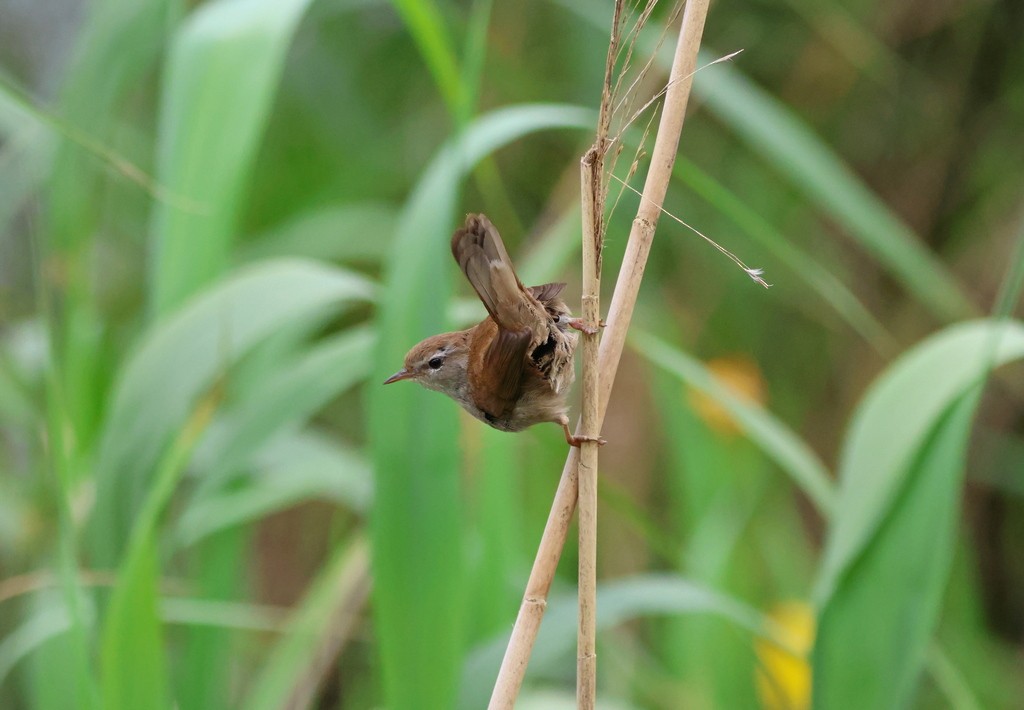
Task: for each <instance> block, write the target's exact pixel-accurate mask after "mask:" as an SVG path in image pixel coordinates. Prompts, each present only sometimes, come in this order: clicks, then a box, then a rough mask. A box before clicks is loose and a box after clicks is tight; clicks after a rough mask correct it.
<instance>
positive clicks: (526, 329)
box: [385, 214, 583, 445]
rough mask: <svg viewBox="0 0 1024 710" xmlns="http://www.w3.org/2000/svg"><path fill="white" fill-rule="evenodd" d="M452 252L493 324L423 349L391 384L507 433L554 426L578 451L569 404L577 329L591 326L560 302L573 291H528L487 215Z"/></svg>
mask: <svg viewBox="0 0 1024 710" xmlns="http://www.w3.org/2000/svg"><path fill="white" fill-rule="evenodd" d="M451 247H452V255H453V256H454V257H455V261H456V262H457V263H458V264H459V268H461V269H462V272H463V273H464V274H465V275H466V279H467V280H468V281H469V283H470V285H472V286H473V290H475V291H476V293H477V296H479V297H480V300H481V302H483V304H484V307H485V308H486V309H487V313H488V317H487V318H485V319H484V320H482V321H481V322H480V323H479V324H477V325H475V326H473V327H472V328H469V329H467V330H461V331H457V332H454V333H442V334H441V335H435V336H432V337H430V338H427V339H426V340H424V341H422V342H420V343H419V344H417V345H416V346H414V347H413V348H412V349H411V350H410V351H409V353H408V354H407V355H406V356H405V367H404V368H403V369H402V370H399V371H398V372H396V373H395V374H394V375H392V376H391V377H389V378H388V379H387V381H386V382H385V384H389V383H391V382H397V381H398V380H405V379H413V380H416V381H417V382H419V383H420V384H421V385H423V386H424V387H427V388H428V389H433V390H437V391H439V392H444V393H445V394H447V395H448V396H450V397H451V398H452V399H454V400H455V401H456V402H458V403H459V404H461V405H462V407H463V408H464V409H466V411H468V412H469V413H470V414H472V415H473V416H474V417H476V418H477V419H480V420H481V421H484V422H486V423H488V424H490V425H491V426H492V427H494V428H495V429H500V430H502V431H520V430H522V429H525V428H526V427H528V426H530V425H532V424H536V423H538V422H554V423H557V424H560V425H561V426H562V428H563V430H564V432H565V436H566V441H568V442H569V443H570V444H572V445H578V444H579V440H578V439H577V438H576V437H574V436H572V433H571V432H570V431H569V418H568V416H567V409H568V407H567V405H566V397H567V395H568V392H569V387H570V386H571V385H572V382H573V379H574V377H575V375H574V372H573V366H572V360H573V354H574V352H575V350H576V342H577V340H578V338H579V336H578V334H577V333H576V332H574V330H573V329H574V328H575V329H577V330H581V329H583V326H582V323H581V322H580V320H579V319H576V318H572V315H571V313H570V311H569V308H568V307H567V306H566V305H565V302H564V301H562V299H561V298H559V294H560V293H561V292H562V289H563V288H565V284H564V283H549V284H544V285H542V286H533V287H530V288H527V287H525V286H523V284H522V282H521V281H520V280H519V277H518V276H516V272H515V269H514V267H513V266H512V260H511V259H509V256H508V252H507V251H506V250H505V245H504V243H503V242H502V241H501V236H500V235H499V234H498V230H497V229H495V228H494V225H493V224H491V222H490V220H488V219H487V217H485V216H484V215H482V214H479V215H474V214H471V215H468V216H467V217H466V223H465V225H464V226H463V227H461V228H460V229H458V230H456V231H455V233H454V234H453V235H452V242H451Z"/></svg>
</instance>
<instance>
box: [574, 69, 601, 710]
mask: <svg viewBox="0 0 1024 710" xmlns="http://www.w3.org/2000/svg"><path fill="white" fill-rule="evenodd" d="M606 80H607V79H606ZM602 143H603V141H602V138H601V137H600V136H599V137H598V142H597V143H596V144H595V146H594V148H592V149H590V150H589V151H588V152H587V154H586V155H585V156H584V157H583V160H582V161H581V164H580V182H581V187H582V199H583V321H584V322H585V323H586V325H587V326H589V327H590V328H592V329H593V330H594V332H593V333H584V335H583V399H582V409H583V412H582V421H581V425H580V428H581V430H582V432H583V435H584V436H585V437H586V440H585V441H583V442H582V443H581V445H580V464H579V491H578V497H577V504H578V507H579V592H578V594H579V617H578V618H579V632H578V636H577V644H576V648H577V650H576V706H577V707H578V708H579V709H580V710H593V708H594V703H595V702H596V699H597V470H598V469H597V459H598V454H597V449H598V442H597V439H598V434H599V432H600V427H601V424H600V414H599V411H598V401H599V399H600V384H601V377H600V363H599V361H598V352H599V346H600V341H599V339H598V332H597V331H598V330H599V325H598V324H599V323H600V321H601V304H600V293H601V241H602V235H603V231H604V230H603V225H602V222H603V220H602V214H603V210H604V191H603V190H602V188H601V184H602V181H601V171H602V166H603V165H604V160H603V155H602V153H601V150H600V148H599V147H598V146H600V145H601V144H602Z"/></svg>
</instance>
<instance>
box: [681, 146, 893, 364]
mask: <svg viewBox="0 0 1024 710" xmlns="http://www.w3.org/2000/svg"><path fill="white" fill-rule="evenodd" d="M675 176H676V177H678V178H679V179H680V180H682V181H683V182H684V183H685V184H686V185H687V186H688V187H689V188H690V189H691V190H693V191H694V192H696V193H697V194H698V195H700V196H701V197H703V198H704V199H705V200H707V201H708V202H709V203H710V204H712V205H713V206H714V207H715V208H716V209H717V210H718V211H719V212H720V213H721V214H723V215H725V216H726V217H728V218H729V219H730V220H731V221H732V222H733V223H734V224H736V226H738V227H739V228H740V229H742V230H743V232H744V234H746V235H747V237H749V238H750V239H751V240H752V241H755V242H759V243H760V244H762V245H763V246H764V247H765V248H766V249H768V250H769V251H770V252H771V253H772V254H774V255H775V256H776V257H777V258H778V259H779V261H780V262H781V263H782V264H783V265H784V266H786V267H787V268H788V269H789V270H790V272H791V273H792V275H793V276H795V277H796V278H797V279H799V280H800V281H803V282H804V283H806V284H807V285H808V286H809V287H810V288H811V289H812V290H813V291H814V292H816V293H817V294H818V296H819V297H820V298H821V300H822V301H823V302H824V303H826V304H828V305H829V306H830V307H831V308H832V310H833V311H835V313H836V314H837V315H838V316H839V317H840V318H842V319H843V320H845V321H846V322H847V324H849V326H850V327H851V328H853V329H854V330H855V331H856V332H857V333H859V334H860V336H861V337H863V338H864V339H865V340H867V341H868V342H870V343H871V344H872V345H873V346H874V347H875V349H876V350H879V351H880V352H888V351H891V350H892V349H893V347H894V343H893V338H892V336H891V335H890V334H889V333H888V331H886V329H885V327H884V326H883V325H882V324H881V323H879V322H878V319H876V318H875V317H874V315H872V314H871V312H870V311H869V310H868V309H867V306H865V305H864V304H863V303H862V302H861V301H860V299H858V298H857V296H856V295H855V294H854V293H853V292H852V291H851V290H850V289H848V288H847V287H846V285H845V284H844V283H843V282H842V281H840V280H839V279H838V278H837V277H836V276H834V275H833V274H832V273H831V272H830V271H829V270H828V269H827V268H825V267H824V266H823V265H821V264H820V263H818V261H817V260H816V259H815V258H814V257H813V256H812V255H811V254H808V253H806V252H805V251H803V250H802V249H800V248H799V247H797V246H795V245H794V244H793V243H791V242H790V241H788V240H787V239H786V238H785V235H783V234H781V233H780V232H779V231H778V230H777V229H776V228H775V227H774V226H772V225H771V224H770V223H769V222H768V221H766V220H764V219H762V218H761V217H760V216H759V215H758V214H757V213H756V212H754V210H753V209H751V208H750V207H748V206H747V204H746V203H745V202H743V200H742V199H741V198H740V197H739V196H738V195H736V194H734V193H733V192H731V191H730V190H729V189H728V188H726V187H725V186H724V185H722V184H721V183H719V182H718V181H717V180H715V179H714V178H713V177H712V176H711V175H710V174H708V173H706V172H704V171H703V170H701V169H700V167H698V166H697V165H696V164H695V163H693V162H691V161H689V160H686V159H685V158H682V157H680V159H679V160H677V161H676V167H675Z"/></svg>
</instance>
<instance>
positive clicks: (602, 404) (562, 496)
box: [488, 0, 709, 710]
mask: <svg viewBox="0 0 1024 710" xmlns="http://www.w3.org/2000/svg"><path fill="white" fill-rule="evenodd" d="M708 3H709V0H688V2H687V3H686V8H685V10H684V12H683V21H682V24H681V26H680V28H679V40H678V43H677V44H676V50H675V57H674V59H673V61H672V71H671V74H670V76H669V83H668V91H667V92H666V94H665V105H664V109H663V110H662V114H661V120H660V122H659V124H658V134H657V137H656V138H655V141H654V147H653V149H652V151H651V165H650V169H649V170H648V172H647V180H646V182H645V183H644V190H643V196H642V199H641V200H640V206H639V208H638V209H637V215H636V218H635V219H634V220H633V226H632V229H630V233H629V241H628V242H627V244H626V253H625V256H624V257H623V260H622V266H621V267H620V269H619V276H618V279H617V280H616V283H615V292H614V294H613V295H612V302H611V307H610V308H609V310H608V324H607V328H606V329H605V332H604V336H603V337H602V339H601V344H600V347H599V349H598V369H599V371H600V380H599V382H598V384H597V392H598V396H597V398H596V399H597V401H596V405H597V426H596V427H594V430H599V428H600V424H601V423H602V422H603V421H604V416H605V413H606V412H607V410H608V399H609V397H610V395H611V390H612V385H613V383H614V381H615V372H616V370H617V369H618V366H619V359H620V358H621V356H622V350H623V348H624V347H625V344H626V333H627V331H628V329H629V323H630V320H631V319H632V316H633V308H634V307H635V305H636V297H637V294H638V292H639V290H640V282H641V281H642V280H643V274H644V268H645V267H646V265H647V257H648V255H649V254H650V250H651V242H652V241H653V239H654V229H655V226H656V225H657V223H658V218H659V217H660V215H661V205H662V203H663V202H664V200H665V194H666V192H667V191H668V184H669V180H670V178H671V176H672V168H673V166H674V165H675V159H676V152H677V150H678V148H679V135H680V133H681V131H682V127H683V119H684V117H685V115H686V104H687V101H688V99H689V96H690V86H691V85H692V83H693V73H694V71H695V70H696V67H697V50H698V49H699V47H700V38H701V35H702V34H703V31H704V21H705V19H706V17H707V11H708ZM589 433H590V432H588V431H586V430H584V429H580V430H578V431H577V434H581V435H582V434H589ZM579 462H580V450H579V449H577V448H572V449H571V450H570V451H569V456H568V458H566V461H565V466H564V468H563V469H562V478H561V480H560V481H559V483H558V489H557V490H556V491H555V498H554V501H553V503H552V506H551V512H550V514H549V515H548V520H547V524H546V525H545V527H544V534H543V537H542V538H541V541H540V545H539V547H538V549H537V556H536V558H535V559H534V563H533V569H532V570H531V571H530V578H529V580H528V581H527V585H526V593H525V594H524V596H523V603H522V605H521V606H520V609H519V616H518V617H517V618H516V623H515V626H514V627H513V629H512V637H511V638H510V639H509V644H508V647H507V648H506V650H505V657H504V659H503V660H502V663H501V669H500V670H499V672H498V678H497V681H496V682H495V685H494V690H493V692H492V694H491V700H490V703H489V704H488V708H489V709H490V710H512V708H513V706H514V704H515V700H516V697H517V696H518V695H519V688H520V687H521V686H522V683H523V677H524V676H525V675H526V666H527V663H528V662H529V659H530V653H531V651H532V650H533V644H534V641H536V639H537V632H538V631H539V629H540V622H541V619H542V618H543V615H544V609H545V607H546V606H547V595H548V592H549V591H550V589H551V582H552V580H553V579H554V575H555V569H556V568H557V567H558V560H559V558H560V557H561V554H562V548H563V547H564V546H565V539H566V536H567V534H568V529H569V523H570V521H571V520H572V516H573V513H574V512H575V509H576V502H577V496H578V490H579V489H578V478H577V475H578V467H579Z"/></svg>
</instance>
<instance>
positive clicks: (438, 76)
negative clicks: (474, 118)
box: [391, 0, 471, 124]
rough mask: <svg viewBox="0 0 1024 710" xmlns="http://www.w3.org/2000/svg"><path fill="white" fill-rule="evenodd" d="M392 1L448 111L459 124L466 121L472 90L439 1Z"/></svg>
mask: <svg viewBox="0 0 1024 710" xmlns="http://www.w3.org/2000/svg"><path fill="white" fill-rule="evenodd" d="M391 4H392V5H394V7H395V9H396V10H397V11H398V14H399V15H400V16H401V18H402V21H403V22H404V23H405V26H406V27H407V28H408V29H409V33H410V34H412V37H413V40H414V41H415V42H416V45H417V46H418V47H419V48H420V53H421V54H422V55H423V59H424V61H426V64H427V67H428V68H429V69H430V73H431V74H433V75H434V83H436V84H437V87H438V89H440V91H441V95H442V96H443V97H444V100H445V103H446V104H447V105H448V110H449V111H450V112H451V114H452V115H453V116H454V117H455V119H456V121H457V122H458V123H460V124H461V123H464V122H465V121H467V120H468V119H469V112H470V110H471V107H470V104H469V100H470V92H469V90H468V84H467V83H466V82H464V81H463V77H462V72H461V71H460V69H459V62H458V59H457V58H456V56H455V44H454V42H453V41H452V39H451V35H450V34H449V32H448V29H447V27H446V26H445V23H444V19H443V17H442V16H441V11H440V9H439V8H438V6H437V4H436V3H434V2H432V1H431V0H392V2H391Z"/></svg>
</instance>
